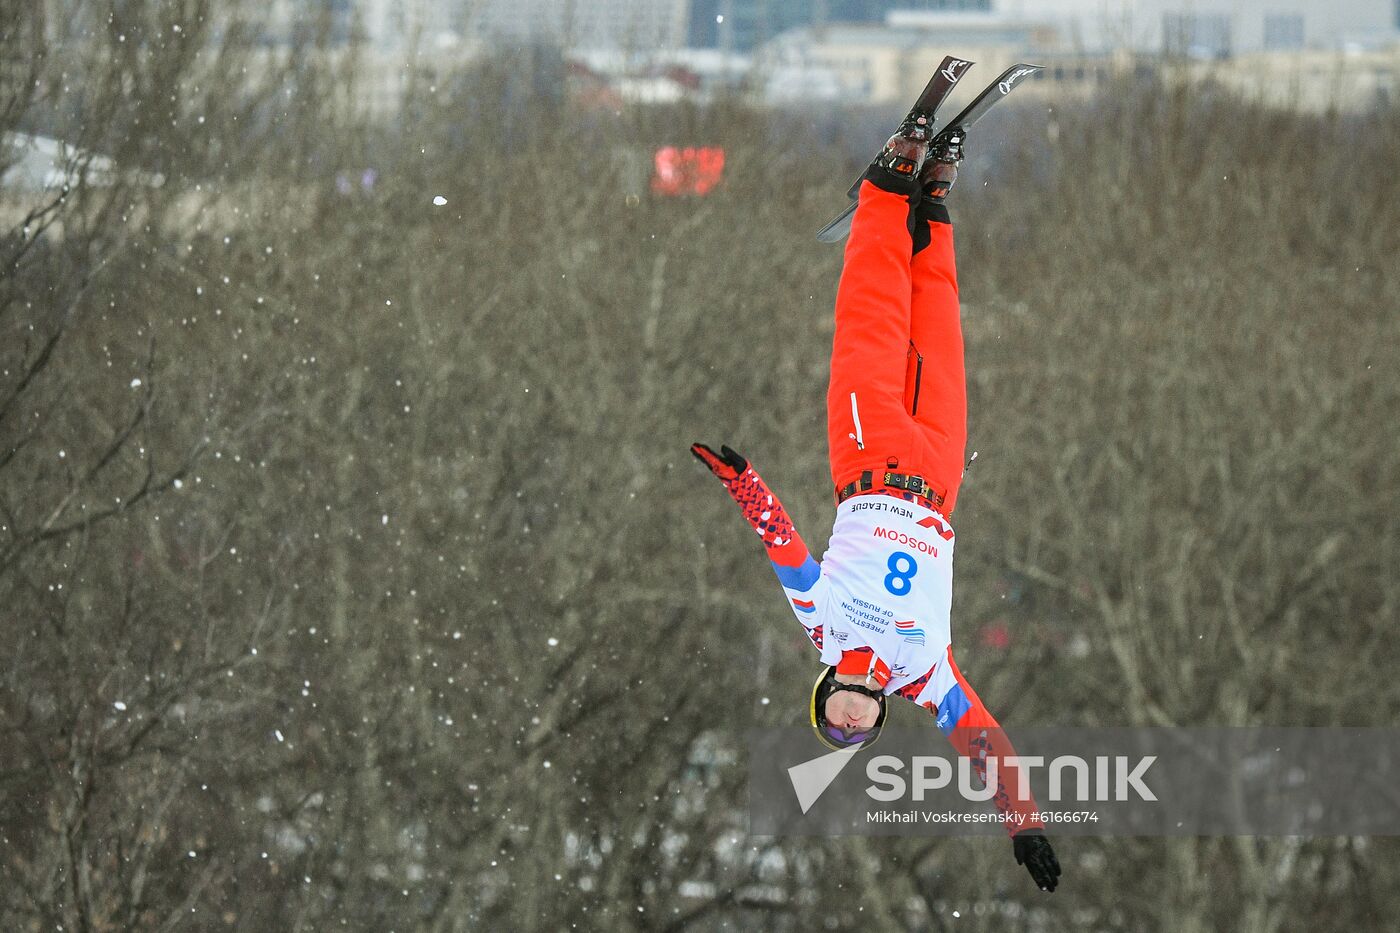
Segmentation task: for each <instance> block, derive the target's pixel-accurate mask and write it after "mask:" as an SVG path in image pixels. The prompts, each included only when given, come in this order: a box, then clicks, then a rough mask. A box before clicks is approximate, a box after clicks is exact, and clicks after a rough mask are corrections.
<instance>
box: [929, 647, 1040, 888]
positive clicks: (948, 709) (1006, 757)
mask: <svg viewBox="0 0 1400 933" xmlns="http://www.w3.org/2000/svg"><path fill="white" fill-rule="evenodd" d="M905 695H906V696H908V693H905ZM915 702H918V703H919V704H920V705H922V706H924V707H925V708H926V709H928V710H929V712H931V713H933V715H934V716H935V717H937V723H938V728H939V730H940V731H941V732H942V733H943V734H944V735H945V736H947V737H948V741H949V742H951V743H952V745H953V748H955V749H956V750H957V752H958V754H959V755H962V756H963V757H964V758H967V759H968V760H969V761H970V762H971V763H972V768H973V770H974V772H975V773H976V774H977V777H978V778H979V779H980V780H981V781H982V782H983V785H984V786H985V785H986V781H987V766H986V762H988V761H991V760H995V761H996V781H997V788H996V793H995V795H994V796H993V797H992V802H993V803H994V804H995V805H996V808H997V810H998V812H1000V813H1001V814H1002V817H1003V818H1004V819H1005V820H1006V823H1005V825H1006V827H1007V830H1008V831H1009V832H1010V834H1011V837H1012V839H1011V841H1012V847H1013V850H1014V854H1015V856H1016V863H1017V864H1018V865H1025V866H1026V870H1027V871H1029V872H1030V875H1031V878H1032V879H1033V880H1034V881H1035V883H1036V885H1037V886H1038V887H1039V888H1041V890H1044V891H1053V890H1055V885H1056V884H1058V883H1059V877H1060V863H1059V860H1058V859H1056V857H1055V850H1054V849H1053V848H1052V847H1051V845H1050V840H1049V839H1047V838H1045V824H1044V823H1043V822H1041V820H1040V819H1039V818H1037V817H1036V816H1035V814H1036V812H1037V807H1036V804H1035V798H1034V797H1032V796H1031V789H1030V785H1029V783H1027V782H1025V781H1024V780H1023V777H1024V775H1023V773H1022V771H1021V769H1020V768H1019V767H1017V766H1016V764H1015V762H1014V759H1015V756H1016V749H1015V748H1014V747H1012V745H1011V740H1010V739H1009V738H1007V735H1006V733H1005V732H1004V731H1002V728H1001V725H1000V724H999V723H998V722H997V721H996V717H994V716H993V715H992V714H991V713H990V712H989V711H988V710H987V707H986V706H985V705H984V704H983V703H982V699H981V697H979V696H978V695H977V692H976V691H974V690H973V689H972V685H971V684H969V683H968V682H967V678H966V677H964V676H963V674H962V671H960V670H958V665H957V662H955V661H954V660H953V649H952V648H951V647H950V648H949V649H948V654H947V656H946V658H945V659H944V661H943V663H941V664H939V665H938V667H936V668H935V669H934V672H933V676H931V677H930V680H929V681H928V683H927V684H926V685H925V686H924V688H923V689H922V690H921V692H920V694H919V695H918V697H917V698H916V699H915Z"/></svg>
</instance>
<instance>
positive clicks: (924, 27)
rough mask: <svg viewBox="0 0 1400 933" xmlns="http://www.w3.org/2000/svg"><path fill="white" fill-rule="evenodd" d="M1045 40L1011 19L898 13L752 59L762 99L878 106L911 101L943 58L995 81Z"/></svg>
mask: <svg viewBox="0 0 1400 933" xmlns="http://www.w3.org/2000/svg"><path fill="white" fill-rule="evenodd" d="M1052 37H1053V31H1052V30H1048V27H1047V26H1045V25H1044V24H1043V23H1040V22H1036V21H1033V20H1028V19H1024V18H1019V17H1011V16H1005V15H1000V14H994V13H964V12H941V13H940V12H918V11H899V12H894V13H890V14H889V16H888V20H887V22H885V23H883V24H875V25H849V24H836V25H828V26H808V27H804V28H800V29H792V30H789V31H788V32H786V33H784V34H783V35H781V36H778V37H777V38H776V39H774V40H773V41H771V42H769V43H766V44H765V45H764V46H763V47H762V48H761V49H760V50H759V52H758V53H757V55H756V58H757V63H758V65H759V67H760V68H761V69H763V71H764V72H765V75H766V80H767V86H768V96H769V98H770V99H773V100H779V101H781V100H784V99H787V98H789V97H791V98H800V97H802V96H804V95H802V94H801V93H800V89H802V88H804V87H806V88H808V89H810V96H820V97H822V98H824V99H827V100H844V101H848V102H852V103H855V102H860V103H884V102H889V101H902V100H908V99H910V98H912V97H913V96H914V95H915V94H917V93H918V91H919V89H920V88H921V87H923V85H924V83H925V82H926V81H927V80H928V76H929V75H930V74H931V73H932V72H933V70H934V67H935V66H936V65H937V64H938V62H939V61H940V60H941V59H942V58H943V57H944V56H945V55H950V54H951V55H964V56H967V57H968V58H970V59H972V60H974V61H976V62H978V72H979V73H988V72H990V73H992V74H995V73H996V72H997V71H999V70H1001V69H1002V68H1004V67H1006V66H1008V65H1010V64H1012V63H1013V62H1015V61H1016V60H1017V59H1018V58H1019V57H1020V56H1023V55H1025V54H1027V53H1028V52H1029V51H1031V50H1034V49H1038V48H1040V47H1042V46H1043V45H1044V44H1045V43H1046V41H1047V40H1048V39H1050V38H1052Z"/></svg>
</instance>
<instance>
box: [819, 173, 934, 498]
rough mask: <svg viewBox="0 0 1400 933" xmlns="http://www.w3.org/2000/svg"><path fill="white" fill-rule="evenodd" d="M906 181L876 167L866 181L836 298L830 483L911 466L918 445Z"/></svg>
mask: <svg viewBox="0 0 1400 933" xmlns="http://www.w3.org/2000/svg"><path fill="white" fill-rule="evenodd" d="M908 182H909V180H908V179H895V178H893V177H891V176H890V175H889V174H888V173H886V172H885V170H883V169H881V168H879V167H878V166H876V167H872V168H871V170H870V171H868V172H867V173H866V177H865V180H863V181H862V182H861V185H860V192H859V200H858V202H857V207H856V212H855V216H854V218H853V219H852V221H851V235H850V240H849V241H848V242H847V244H846V258H845V267H844V268H843V269H842V272H841V284H840V286H839V287H838V288H837V291H836V336H835V339H834V341H833V344H832V351H831V384H830V386H829V388H828V390H827V399H826V402H827V409H826V414H827V442H828V451H829V453H830V458H831V478H832V481H833V482H834V483H835V484H836V485H837V486H838V487H839V486H842V485H844V484H846V483H848V482H851V481H852V480H853V479H855V478H856V477H858V476H859V475H860V474H861V472H862V471H865V470H870V471H872V472H873V471H883V470H885V469H887V468H890V462H891V461H893V462H894V463H895V464H896V465H897V464H898V462H899V461H900V460H907V459H908V458H909V456H910V455H911V454H912V453H913V451H914V448H915V446H916V445H917V443H918V437H917V435H916V434H915V432H914V430H913V428H914V425H913V421H912V420H911V419H910V417H909V413H908V411H907V410H906V408H905V405H904V390H905V364H906V361H907V358H908V350H909V315H910V299H911V295H912V282H911V276H910V254H911V252H912V249H913V244H912V239H911V236H910V207H909V199H910V194H911V193H913V192H917V188H915V189H913V191H912V192H911V189H910V186H909V184H908Z"/></svg>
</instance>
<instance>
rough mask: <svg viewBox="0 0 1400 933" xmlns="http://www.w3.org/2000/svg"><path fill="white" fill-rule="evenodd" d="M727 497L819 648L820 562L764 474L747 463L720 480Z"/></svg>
mask: <svg viewBox="0 0 1400 933" xmlns="http://www.w3.org/2000/svg"><path fill="white" fill-rule="evenodd" d="M721 482H723V483H724V488H725V490H726V491H727V492H728V493H729V495H730V497H732V498H733V499H734V501H735V502H736V503H738V505H739V510H740V511H741V512H743V513H744V518H745V519H746V520H747V521H748V523H749V526H750V527H751V528H753V530H754V531H756V532H757V533H758V534H759V536H760V537H761V538H762V539H763V546H764V548H766V549H767V551H768V559H769V561H771V562H772V564H773V571H774V573H776V574H777V575H778V582H779V583H780V584H782V587H783V590H784V592H785V593H786V595H787V598H788V605H789V606H791V607H792V611H793V614H794V615H795V616H796V617H797V621H798V622H801V623H802V628H803V630H804V631H806V633H807V637H808V638H809V639H810V640H811V642H812V644H813V645H814V646H816V649H817V650H818V651H820V650H821V648H822V626H821V624H820V623H817V622H816V621H815V619H816V618H819V613H818V606H819V604H820V603H821V601H822V600H823V599H824V597H825V587H824V585H823V584H824V582H825V581H823V580H822V571H821V565H820V564H818V563H817V562H816V560H815V559H813V557H812V553H811V552H810V551H808V550H807V545H806V543H805V542H803V540H802V536H801V535H799V534H798V533H797V529H796V528H795V527H793V524H792V519H791V518H789V517H788V514H787V510H785V509H784V508H783V504H782V502H780V501H778V497H777V496H775V495H773V491H772V490H771V489H769V488H768V484H767V483H765V482H764V481H763V477H761V476H759V475H758V472H757V471H756V470H754V468H753V466H752V465H750V466H749V467H748V468H746V469H745V470H744V472H743V473H740V474H739V475H738V476H736V477H734V479H728V480H721Z"/></svg>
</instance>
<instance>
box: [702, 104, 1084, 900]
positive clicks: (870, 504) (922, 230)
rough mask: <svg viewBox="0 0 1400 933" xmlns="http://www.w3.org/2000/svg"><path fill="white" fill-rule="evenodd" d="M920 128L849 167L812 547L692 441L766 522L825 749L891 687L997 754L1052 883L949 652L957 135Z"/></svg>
mask: <svg viewBox="0 0 1400 933" xmlns="http://www.w3.org/2000/svg"><path fill="white" fill-rule="evenodd" d="M931 135H932V134H931V130H930V121H928V120H923V119H922V118H921V119H920V120H917V121H908V122H906V123H905V125H903V126H901V128H900V131H899V132H898V133H896V134H895V135H894V136H892V137H891V138H890V140H889V142H887V143H886V145H885V147H884V149H883V150H882V151H881V153H880V155H879V156H878V157H877V158H876V159H875V161H874V162H873V163H871V165H870V167H869V168H868V169H867V170H866V172H865V174H864V175H863V176H862V180H861V182H860V186H859V192H858V199H857V205H856V209H855V214H854V217H853V218H852V221H851V231H850V241H849V243H848V244H847V247H846V254H845V266H844V269H843V271H842V274H841V281H840V285H839V287H838V289H837V295H836V334H835V338H834V342H833V349H832V357H831V382H830V386H829V388H828V390H827V400H826V401H827V441H828V447H829V456H830V462H831V478H832V481H833V483H834V484H835V497H836V502H837V510H836V522H835V525H834V527H833V529H832V534H831V539H830V542H829V545H828V548H827V551H826V553H825V554H824V555H823V557H822V560H821V562H820V563H818V562H817V561H816V560H814V559H813V557H812V555H811V553H810V552H809V551H808V549H807V546H806V544H804V543H803V540H802V537H801V536H800V535H799V534H798V533H797V531H796V529H795V528H794V527H793V524H792V521H791V520H790V519H789V518H788V515H787V513H786V512H785V511H784V509H783V506H782V503H781V502H779V501H778V498H777V497H776V496H775V495H773V492H772V490H770V489H769V488H768V486H767V484H766V483H764V481H763V479H762V478H761V477H760V476H759V475H758V473H757V472H756V471H755V470H754V468H753V467H752V466H751V465H750V464H749V463H748V461H747V460H746V459H745V458H744V457H742V456H741V455H740V454H738V453H736V452H735V451H733V450H732V449H730V448H729V447H727V446H721V448H720V451H719V452H718V453H716V452H715V451H713V450H711V449H710V448H709V447H707V446H705V445H704V444H693V445H691V452H692V453H694V454H695V456H696V457H697V458H699V459H700V461H701V462H702V463H704V464H705V466H706V467H708V468H709V469H710V471H711V472H713V473H714V474H715V476H717V477H718V478H719V479H720V480H721V481H722V482H723V483H724V487H725V489H726V490H727V491H728V492H729V494H730V495H731V496H732V497H733V498H734V500H735V501H736V502H737V503H738V504H739V506H740V508H741V509H742V510H743V513H744V517H745V518H746V519H748V521H749V524H750V525H751V526H752V527H753V528H754V530H755V531H757V532H758V533H759V534H760V535H761V536H762V538H763V544H764V546H765V548H766V549H767V553H768V557H769V559H770V560H771V561H772V564H773V569H774V570H775V571H776V572H777V575H778V580H779V582H780V583H781V584H782V587H783V589H784V591H785V593H786V596H787V598H788V601H789V604H790V606H791V607H792V610H793V613H794V614H795V615H796V617H797V620H798V621H799V622H800V623H802V626H803V628H804V630H805V631H806V633H807V636H808V638H810V639H811V642H812V644H813V645H814V646H815V647H816V648H817V650H818V651H819V652H821V662H822V664H823V665H824V668H823V670H822V672H821V675H820V676H819V677H818V678H817V681H816V684H815V686H814V688H813V691H812V694H811V698H810V702H809V709H808V713H809V717H810V721H811V725H812V728H813V729H814V730H815V732H816V734H817V738H818V739H820V740H821V742H822V743H823V744H825V745H826V746H828V747H829V748H833V749H841V748H848V747H850V746H852V745H861V744H868V743H869V742H872V741H874V739H875V738H876V736H878V734H879V732H880V730H881V728H882V727H883V726H884V723H885V716H886V712H887V710H886V705H885V703H886V699H887V698H888V697H890V696H899V697H903V698H904V699H907V700H910V701H912V702H914V703H915V704H917V705H918V706H920V707H922V708H924V709H926V710H928V711H929V712H930V713H931V714H932V715H933V716H934V717H935V721H936V724H937V727H938V728H939V730H941V731H942V732H943V733H944V734H945V735H946V736H947V738H948V739H949V741H950V742H951V743H952V744H953V746H954V747H955V748H956V749H957V751H958V753H959V754H961V755H963V756H966V757H967V758H968V759H969V760H970V762H971V764H972V766H973V768H974V770H975V771H976V772H977V773H978V775H979V777H981V778H982V779H983V780H984V781H985V779H986V775H987V768H986V762H987V761H988V760H989V759H997V760H998V766H997V767H996V769H995V774H996V780H997V784H998V786H997V789H996V792H995V794H994V796H993V801H994V803H995V805H996V807H997V809H998V810H999V811H1000V812H1001V816H1002V819H1003V821H1004V825H1005V826H1006V827H1007V829H1008V831H1009V832H1010V833H1011V837H1012V847H1013V851H1014V854H1015V857H1016V861H1017V863H1018V864H1024V865H1025V866H1026V868H1027V869H1028V870H1029V872H1030V874H1031V877H1032V879H1034V881H1035V883H1036V885H1037V886H1039V887H1040V888H1041V889H1042V890H1045V891H1053V890H1055V886H1056V884H1057V883H1058V878H1059V875H1060V865H1059V862H1058V860H1057V859H1056V857H1055V852H1054V849H1053V848H1052V847H1051V845H1050V841H1049V840H1048V839H1047V838H1046V837H1045V834H1044V825H1043V823H1041V822H1040V820H1039V819H1038V818H1036V817H1035V815H1034V813H1035V803H1034V801H1033V800H1032V799H1031V797H1030V794H1029V788H1024V789H1023V788H1021V787H1020V774H1019V772H1018V769H1017V768H1015V767H1013V766H1010V765H1003V764H1001V761H1002V760H1003V759H1005V758H1006V757H1008V756H1012V755H1014V754H1015V751H1014V750H1013V749H1012V748H1011V745H1010V743H1009V742H1008V741H1007V739H1006V736H1005V733H1004V732H1003V731H1002V730H1001V727H1000V726H999V725H998V724H997V721H996V719H995V718H993V716H992V714H991V713H989V712H988V711H987V708H986V707H985V706H984V705H983V704H982V701H981V699H980V698H979V697H978V696H977V694H976V692H974V691H973V689H972V686H971V685H970V684H969V683H968V682H967V679H966V678H965V677H964V676H963V675H962V672H961V671H959V670H958V666H957V664H956V663H955V662H954V660H953V651H952V647H951V639H950V628H949V616H950V611H951V606H952V585H953V576H952V573H953V541H954V535H953V528H952V525H951V524H950V521H949V520H950V518H951V517H952V514H953V507H954V505H955V504H956V501H957V495H958V486H959V484H960V483H961V480H962V474H963V469H964V459H963V458H964V455H965V449H966V443H967V389H966V379H965V376H964V370H963V338H962V327H961V323H960V320H959V310H958V288H957V278H956V270H955V267H954V253H953V228H952V225H951V221H950V220H949V215H948V210H947V207H946V206H945V204H944V198H945V197H946V195H947V194H948V191H949V189H950V188H951V187H952V185H953V182H954V181H955V179H956V177H957V165H958V163H959V162H960V161H961V158H962V142H963V139H962V136H961V135H959V134H952V135H949V134H948V133H946V132H945V133H942V134H940V135H939V136H938V137H935V138H933V139H930V136H931ZM1023 790H1024V793H1023ZM1022 798H1024V799H1022Z"/></svg>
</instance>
